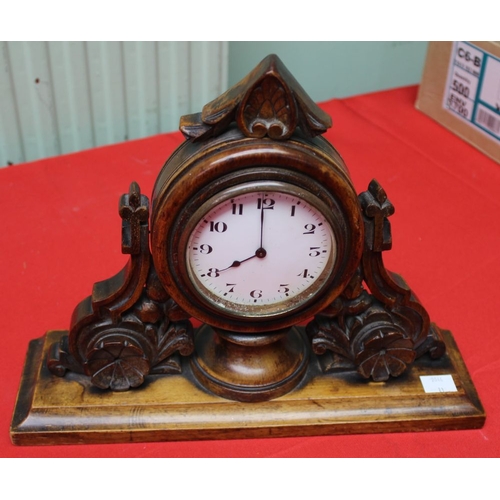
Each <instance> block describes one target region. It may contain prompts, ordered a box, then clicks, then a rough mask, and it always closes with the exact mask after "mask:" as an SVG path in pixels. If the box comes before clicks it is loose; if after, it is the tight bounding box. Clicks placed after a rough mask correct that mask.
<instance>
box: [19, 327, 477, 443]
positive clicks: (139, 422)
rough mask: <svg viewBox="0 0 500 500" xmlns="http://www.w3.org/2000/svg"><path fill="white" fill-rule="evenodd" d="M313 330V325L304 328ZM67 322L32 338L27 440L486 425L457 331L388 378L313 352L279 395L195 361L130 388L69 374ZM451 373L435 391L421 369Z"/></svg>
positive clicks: (23, 401) (24, 385)
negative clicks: (207, 383) (323, 361)
mask: <svg viewBox="0 0 500 500" xmlns="http://www.w3.org/2000/svg"><path fill="white" fill-rule="evenodd" d="M297 330H298V331H299V333H300V334H303V329H302V328H298V329H297ZM66 333H67V332H65V331H50V332H48V333H47V334H46V336H45V337H43V338H41V339H37V340H33V341H32V342H31V343H30V346H29V350H28V355H27V359H26V364H25V367H24V373H23V377H22V381H21V387H20V390H19V395H18V400H17V403H16V407H15V411H14V417H13V420H12V426H11V438H12V441H13V443H14V444H18V445H52V444H79V443H123V442H139V441H181V440H196V439H233V438H261V437H281V436H309V435H329V434H356V433H374V432H407V431H429V430H453V429H473V428H479V427H482V425H483V424H484V420H485V413H484V410H483V408H482V405H481V402H480V401H479V398H478V395H477V392H476V390H475V388H474V385H473V383H472V381H471V379H470V376H469V374H468V372H467V369H466V367H465V365H464V362H463V360H462V357H461V355H460V352H459V351H458V348H457V346H456V344H455V342H454V340H453V337H452V335H451V333H450V332H448V331H442V334H443V339H444V341H445V344H446V354H445V355H444V356H443V357H442V358H440V359H437V360H432V359H430V357H429V356H427V355H425V356H422V357H421V358H419V359H418V360H417V361H416V362H415V363H414V364H413V366H412V367H411V368H410V369H409V370H408V372H407V373H405V374H403V375H401V376H400V377H398V378H397V379H393V380H391V381H389V382H388V383H385V382H370V381H366V380H362V379H360V377H359V375H357V374H356V372H355V371H350V370H345V371H339V372H338V373H329V374H324V373H322V372H321V369H320V360H319V359H318V357H317V356H316V355H314V354H311V360H310V363H309V367H308V369H307V372H306V374H305V376H304V379H303V381H302V382H301V383H300V384H299V385H298V386H297V387H296V388H295V389H294V390H293V391H291V392H289V393H288V394H286V395H284V396H281V397H279V398H277V399H274V400H271V401H265V402H260V403H241V402H236V401H231V400H227V399H223V398H221V397H218V396H215V395H213V394H209V393H208V392H207V391H206V390H204V389H203V388H202V387H200V385H199V384H198V383H197V382H196V379H195V378H194V376H193V374H192V372H191V368H190V365H189V362H188V361H187V360H183V374H182V375H170V376H167V377H162V376H150V377H148V378H147V379H146V382H145V383H144V385H143V386H142V387H141V388H139V389H136V390H133V391H127V392H111V391H103V390H101V389H98V388H96V387H93V386H92V385H91V384H90V382H89V379H88V378H87V377H84V376H81V375H78V374H71V373H69V374H67V376H66V377H64V378H61V377H57V376H54V375H53V374H51V373H50V372H49V370H48V369H47V366H46V363H45V362H44V360H45V359H46V357H47V351H48V349H49V347H50V345H51V344H53V343H54V342H56V341H58V340H59V339H60V338H61V337H62V336H63V335H64V334H66ZM426 375H427V376H429V375H430V376H440V375H451V376H452V377H453V381H454V383H455V385H456V388H457V391H456V392H438V393H428V394H427V393H425V392H424V389H423V386H422V383H421V379H420V377H421V376H426Z"/></svg>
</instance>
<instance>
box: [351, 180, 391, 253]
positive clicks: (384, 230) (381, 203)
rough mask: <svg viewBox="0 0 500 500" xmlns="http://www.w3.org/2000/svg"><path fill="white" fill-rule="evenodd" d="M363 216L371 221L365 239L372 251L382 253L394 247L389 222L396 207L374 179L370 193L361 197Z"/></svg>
mask: <svg viewBox="0 0 500 500" xmlns="http://www.w3.org/2000/svg"><path fill="white" fill-rule="evenodd" d="M359 199H360V201H361V206H362V208H363V214H364V215H365V218H367V219H368V220H369V222H368V223H367V224H366V231H365V239H366V242H367V244H368V247H369V248H370V250H373V251H374V252H382V251H383V250H390V248H391V247H392V236H391V226H390V222H389V220H388V217H390V216H391V215H392V214H393V213H394V205H393V204H392V203H391V202H390V201H389V200H388V199H387V195H386V194H385V191H384V189H383V188H382V186H381V185H380V183H379V182H378V181H377V180H376V179H373V180H372V181H371V182H370V184H369V186H368V191H365V192H364V193H361V194H360V196H359Z"/></svg>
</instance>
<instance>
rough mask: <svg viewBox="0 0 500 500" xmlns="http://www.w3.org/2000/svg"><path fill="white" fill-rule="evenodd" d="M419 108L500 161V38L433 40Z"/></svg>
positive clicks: (418, 101) (419, 98) (428, 54)
mask: <svg viewBox="0 0 500 500" xmlns="http://www.w3.org/2000/svg"><path fill="white" fill-rule="evenodd" d="M416 107H417V109H419V110H420V111H422V112H423V113H425V114H427V115H429V116H430V117H431V118H433V119H434V120H436V121H437V122H438V123H440V124H441V125H443V126H445V127H446V128H448V129H449V130H451V131H452V132H454V133H455V134H457V135H458V136H459V137H461V138H462V139H464V140H465V141H467V142H469V143H470V144H472V145H473V146H475V147H476V148H477V149H479V150H480V151H482V152H483V153H485V154H486V155H488V156H489V157H491V158H493V159H494V160H495V161H497V162H498V163H500V42H430V43H429V47H428V51H427V58H426V62H425V67H424V73H423V76H422V83H421V85H420V89H419V93H418V98H417V102H416Z"/></svg>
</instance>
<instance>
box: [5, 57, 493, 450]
mask: <svg viewBox="0 0 500 500" xmlns="http://www.w3.org/2000/svg"><path fill="white" fill-rule="evenodd" d="M330 126H331V119H330V117H329V116H328V115H327V114H326V113H324V112H323V111H322V110H321V109H320V108H319V107H318V106H316V104H314V102H313V101H312V100H311V99H310V98H309V96H308V95H307V94H306V93H305V92H304V90H303V89H302V87H301V86H300V85H299V84H298V83H297V81H296V80H295V78H294V77H293V76H292V75H291V74H290V73H289V72H288V70H287V69H286V68H285V66H284V65H283V63H282V62H281V61H280V60H279V58H278V57H276V56H274V55H272V56H268V57H267V58H266V59H264V60H263V61H262V62H261V63H260V64H259V65H258V66H257V67H256V68H255V69H254V70H253V71H252V72H251V73H250V74H249V75H248V76H247V77H246V78H245V79H244V80H242V81H241V82H240V83H238V84H237V85H235V86H234V87H233V88H231V89H230V90H228V91H227V92H226V93H225V94H223V95H222V96H220V97H219V98H217V99H215V100H214V101H212V102H211V103H209V104H207V105H206V106H205V107H204V108H203V111H202V112H201V113H197V114H194V115H189V116H184V117H182V118H181V123H180V129H181V131H182V132H183V133H184V135H185V136H186V141H185V142H184V143H183V144H182V145H181V146H180V147H179V148H178V149H177V150H176V151H175V152H174V153H173V154H172V156H171V157H170V158H169V159H168V160H167V162H166V163H165V165H164V167H163V169H162V170H161V172H160V173H159V175H158V178H157V180H156V184H155V187H154V190H153V195H152V200H151V205H150V202H149V200H148V198H147V197H146V196H145V195H143V194H141V192H140V188H139V185H138V184H137V183H135V182H133V183H132V184H131V186H130V190H129V192H128V193H127V194H124V195H123V196H122V198H121V201H120V208H119V213H120V216H121V218H122V224H123V232H122V251H123V252H124V253H126V254H130V260H129V262H128V263H127V265H126V267H125V268H124V269H123V270H122V271H120V272H119V273H118V274H117V275H116V276H114V277H112V278H110V279H108V280H106V281H103V282H99V283H96V284H95V285H94V288H93V290H92V294H91V295H90V296H89V297H87V298H86V299H84V300H83V301H82V302H81V303H80V304H78V305H77V307H76V308H75V310H74V312H73V315H72V318H71V326H70V330H69V332H58V331H57V332H48V333H47V335H46V336H45V337H44V338H42V339H38V340H36V341H33V342H32V343H31V345H30V349H29V352H28V360H27V363H26V367H25V372H24V374H23V379H22V382H21V389H20V392H19V397H18V402H17V404H16V409H15V413H14V418H13V422H12V428H11V435H12V439H13V441H14V442H15V443H18V444H51V443H75V442H115V441H138V440H143V441H144V440H173V439H206V438H231V437H259V436H284V435H306V434H330V433H331V434H334V433H346V432H349V433H353V432H380V431H383V432H387V431H401V430H437V429H454V428H471V427H479V426H481V425H482V424H483V422H484V412H483V409H482V407H481V404H480V402H479V399H478V397H477V394H476V392H475V389H474V387H473V385H472V382H471V380H470V378H469V376H468V374H467V370H466V368H465V366H464V364H463V361H462V359H461V357H460V354H459V352H458V350H457V348H456V346H455V344H454V342H453V339H452V337H451V334H450V333H449V332H446V331H441V330H440V329H439V328H438V327H437V326H436V325H435V324H432V323H431V322H430V320H429V316H428V314H427V312H426V310H425V309H424V307H423V306H422V304H421V303H420V302H419V300H418V299H417V298H416V296H415V295H414V294H413V292H412V290H411V289H410V288H409V287H408V285H407V284H406V283H405V281H404V280H403V279H402V278H401V277H400V276H399V275H397V274H394V273H392V272H390V271H388V270H387V269H386V268H385V266H384V263H383V258H382V256H383V252H384V251H387V250H389V249H390V248H391V228H390V224H389V220H388V219H389V217H390V216H391V215H392V214H393V213H394V208H393V205H392V204H391V202H390V201H389V199H388V198H387V196H386V193H385V191H384V189H383V188H382V186H381V185H380V184H379V183H378V182H377V181H376V180H373V181H372V182H371V183H370V185H369V186H368V189H367V190H366V191H364V192H362V193H361V194H360V195H359V196H358V195H357V192H356V190H355V187H354V186H353V184H352V181H351V179H350V177H349V172H348V170H347V167H346V165H345V163H344V161H343V160H342V158H341V156H340V155H339V153H338V152H337V151H336V150H335V148H334V147H333V146H332V145H331V144H330V143H329V142H328V141H327V140H326V139H324V138H323V137H322V136H321V134H322V133H324V132H325V131H326V130H327V128H328V127H330ZM442 374H448V375H451V376H452V377H453V380H454V382H455V384H456V386H457V391H455V392H450V393H439V394H426V393H425V392H424V391H423V389H422V384H421V382H420V379H419V377H420V376H421V375H434V376H438V375H442ZM82 389H83V396H82Z"/></svg>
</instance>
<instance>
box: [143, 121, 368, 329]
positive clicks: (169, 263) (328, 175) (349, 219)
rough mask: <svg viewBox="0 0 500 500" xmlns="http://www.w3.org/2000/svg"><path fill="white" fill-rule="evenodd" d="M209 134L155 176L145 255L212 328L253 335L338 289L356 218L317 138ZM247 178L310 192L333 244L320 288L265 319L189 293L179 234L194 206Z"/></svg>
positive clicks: (359, 231) (343, 173)
mask: <svg viewBox="0 0 500 500" xmlns="http://www.w3.org/2000/svg"><path fill="white" fill-rule="evenodd" d="M228 136H229V137H228ZM221 138H222V139H221ZM217 139H218V140H215V141H211V143H210V144H206V145H205V146H204V145H203V144H196V143H191V142H187V143H184V144H183V145H182V146H181V147H180V148H179V149H178V151H177V152H176V153H175V154H174V155H173V156H172V157H171V159H170V160H169V161H168V162H167V163H166V164H165V166H164V168H163V170H162V172H161V173H160V175H159V177H158V181H157V183H156V185H155V189H154V192H153V213H152V220H151V226H152V227H151V253H152V256H153V261H154V264H155V269H156V272H157V275H158V278H159V279H160V282H161V283H162V285H163V286H164V288H165V290H166V291H167V293H168V294H169V295H170V296H171V298H172V299H173V300H174V301H175V302H176V303H177V304H178V305H179V306H180V307H181V308H182V309H184V310H185V311H186V312H187V313H188V314H190V315H192V316H193V317H194V318H195V319H198V320H200V321H202V322H204V323H207V324H209V325H211V326H214V327H217V328H220V329H224V330H231V331H236V332H241V333H245V332H248V333H255V332H266V331H276V330H280V329H283V328H286V327H289V326H292V325H294V324H297V323H300V322H303V321H305V320H307V319H308V318H310V317H312V316H313V315H314V314H316V313H318V312H319V311H321V310H322V309H324V308H325V307H326V306H327V305H328V304H329V303H331V302H332V301H333V300H334V299H335V298H336V297H338V296H339V295H340V294H341V293H342V291H343V289H344V288H345V287H346V286H347V284H348V283H349V281H350V279H351V277H352V276H353V274H354V272H355V270H356V268H357V267H358V265H359V262H360V259H361V255H362V251H363V223H362V216H361V211H360V209H359V203H358V200H357V195H356V192H355V190H354V187H353V186H352V183H351V181H350V178H349V176H348V174H347V169H346V167H345V165H344V163H343V161H342V159H341V158H340V156H339V155H338V153H337V152H336V151H335V149H334V148H333V147H332V146H331V145H330V144H329V143H328V142H327V141H325V140H324V139H323V138H320V137H318V138H315V139H312V140H311V139H309V140H307V141H305V140H303V139H302V138H300V137H297V138H296V139H295V140H294V138H292V139H290V140H288V141H286V142H279V143H277V142H276V141H271V140H269V139H265V138H264V139H251V140H249V139H247V138H243V137H242V136H241V134H240V133H239V132H238V131H235V130H232V131H230V132H229V133H226V134H223V136H220V137H219V138H217ZM228 139H230V140H228ZM182 149H184V151H183V150H182ZM254 181H260V182H265V181H269V182H274V181H276V182H284V183H288V184H292V185H295V186H297V187H299V188H300V189H302V190H305V191H307V192H309V193H311V196H313V197H316V198H317V199H318V200H320V201H319V202H318V203H319V204H323V205H324V206H325V207H326V209H327V210H328V212H329V214H330V215H329V216H328V219H329V221H330V220H331V221H332V222H331V225H332V228H333V229H334V232H335V239H336V244H337V260H336V263H335V266H334V270H333V272H332V275H331V279H329V280H328V286H325V287H323V288H322V289H321V290H320V292H319V293H317V294H316V295H315V296H314V299H311V300H309V301H307V303H304V304H301V305H300V306H298V307H297V308H296V309H294V310H290V311H287V312H285V313H284V314H276V315H274V316H272V317H261V318H256V317H249V316H248V315H247V314H245V313H244V312H243V313H242V314H241V315H240V316H237V315H233V314H228V313H227V312H225V311H224V310H221V309H220V308H217V307H214V306H213V305H212V304H211V303H210V302H209V301H207V300H205V299H204V297H202V296H200V295H199V294H198V293H197V292H196V290H194V287H193V284H192V283H191V281H190V279H189V273H188V270H187V267H186V263H185V252H186V248H185V244H184V241H186V242H187V239H188V238H187V237H186V236H184V238H183V237H182V234H183V233H184V232H187V231H186V227H187V225H188V222H189V221H190V220H191V219H192V218H193V216H194V214H195V213H196V211H197V210H198V209H199V208H200V207H201V206H202V205H203V204H204V203H206V202H207V201H208V200H209V199H211V198H213V197H214V196H216V195H217V194H218V193H221V192H223V191H224V190H226V189H229V188H231V187H234V186H237V185H240V184H246V183H249V182H254ZM324 215H325V216H326V214H324ZM187 236H188V235H187ZM181 240H182V244H181Z"/></svg>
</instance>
